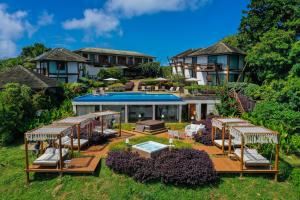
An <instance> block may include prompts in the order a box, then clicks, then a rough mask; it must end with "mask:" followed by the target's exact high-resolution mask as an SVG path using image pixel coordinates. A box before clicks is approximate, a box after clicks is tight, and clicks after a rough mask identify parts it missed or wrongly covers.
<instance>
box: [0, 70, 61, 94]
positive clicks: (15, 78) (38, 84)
mask: <svg viewBox="0 0 300 200" xmlns="http://www.w3.org/2000/svg"><path fill="white" fill-rule="evenodd" d="M7 83H19V84H23V85H27V86H28V87H30V88H32V89H44V88H53V87H58V83H57V82H56V81H55V80H54V79H51V78H49V77H47V76H44V75H42V74H39V73H37V72H34V71H31V70H29V69H26V68H24V67H22V66H20V65H18V66H15V67H12V68H10V69H7V70H5V71H3V72H1V73H0V88H3V87H4V85H5V84H7Z"/></svg>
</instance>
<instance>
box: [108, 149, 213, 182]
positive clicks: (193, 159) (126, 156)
mask: <svg viewBox="0 0 300 200" xmlns="http://www.w3.org/2000/svg"><path fill="white" fill-rule="evenodd" d="M106 165H107V166H108V167H109V168H110V169H112V170H113V171H114V172H116V173H120V174H126V175H128V176H131V177H133V178H134V179H135V180H137V181H139V182H142V183H148V182H153V181H160V180H161V181H162V182H163V183H166V184H174V185H182V186H201V185H203V184H206V183H213V182H215V181H216V180H217V174H216V171H215V169H214V167H213V163H212V161H211V159H210V158H209V156H208V154H207V153H206V152H204V151H198V150H194V149H175V150H172V151H165V152H162V153H161V154H160V155H158V156H157V157H155V158H150V159H146V158H142V157H140V156H139V155H138V154H136V153H131V152H128V151H123V150H119V151H111V152H109V154H108V157H107V160H106Z"/></svg>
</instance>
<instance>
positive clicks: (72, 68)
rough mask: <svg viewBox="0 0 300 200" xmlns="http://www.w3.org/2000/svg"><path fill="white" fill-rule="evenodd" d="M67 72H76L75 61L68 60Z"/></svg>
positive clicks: (76, 64)
mask: <svg viewBox="0 0 300 200" xmlns="http://www.w3.org/2000/svg"><path fill="white" fill-rule="evenodd" d="M68 73H78V63H77V62H68Z"/></svg>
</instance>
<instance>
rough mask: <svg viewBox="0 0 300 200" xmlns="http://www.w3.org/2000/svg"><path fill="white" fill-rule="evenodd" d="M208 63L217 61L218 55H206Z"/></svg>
mask: <svg viewBox="0 0 300 200" xmlns="http://www.w3.org/2000/svg"><path fill="white" fill-rule="evenodd" d="M208 63H209V64H210V63H214V64H217V63H218V56H208Z"/></svg>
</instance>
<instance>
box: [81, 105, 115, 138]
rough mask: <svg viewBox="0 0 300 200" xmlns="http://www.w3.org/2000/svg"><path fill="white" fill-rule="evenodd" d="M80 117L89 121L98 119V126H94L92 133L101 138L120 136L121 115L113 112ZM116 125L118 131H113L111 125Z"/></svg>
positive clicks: (108, 111) (101, 112)
mask: <svg viewBox="0 0 300 200" xmlns="http://www.w3.org/2000/svg"><path fill="white" fill-rule="evenodd" d="M80 117H83V118H89V119H99V121H100V126H94V131H96V132H98V133H99V134H101V135H103V136H111V135H115V134H117V133H118V134H119V136H121V113H120V112H115V111H110V110H107V111H100V112H94V113H89V114H86V115H82V116H80ZM114 123H118V128H119V130H118V131H116V130H114V129H113V127H112V126H113V124H114Z"/></svg>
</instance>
